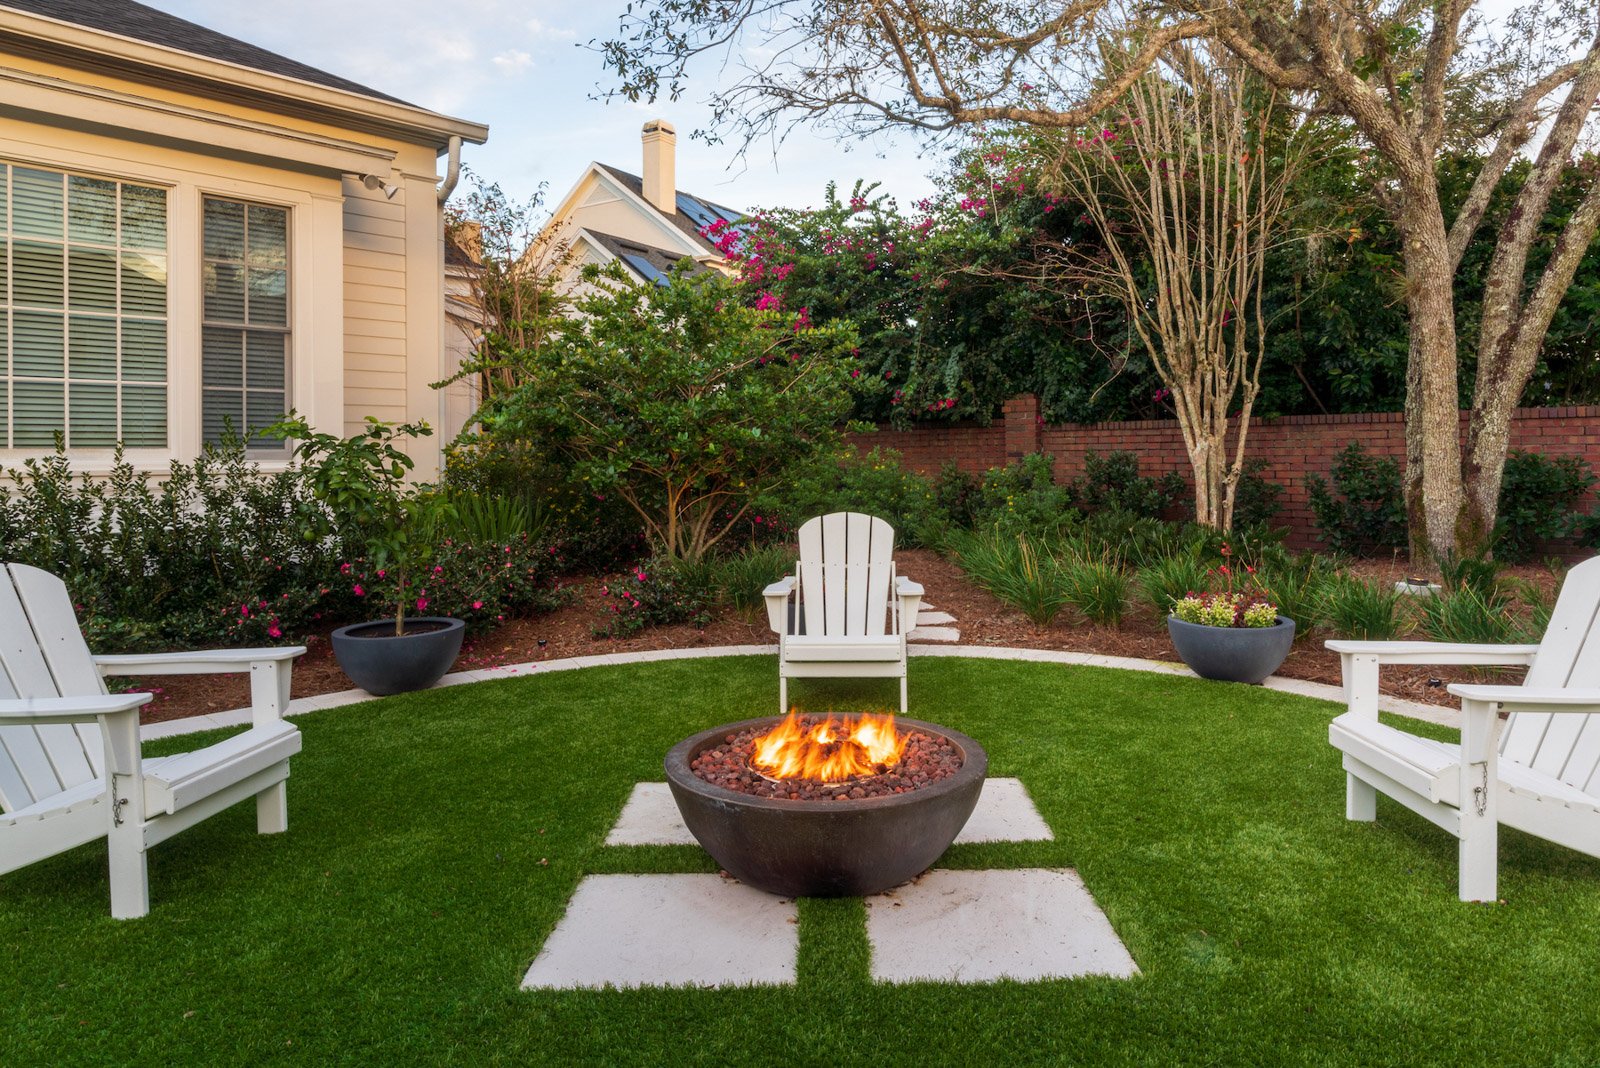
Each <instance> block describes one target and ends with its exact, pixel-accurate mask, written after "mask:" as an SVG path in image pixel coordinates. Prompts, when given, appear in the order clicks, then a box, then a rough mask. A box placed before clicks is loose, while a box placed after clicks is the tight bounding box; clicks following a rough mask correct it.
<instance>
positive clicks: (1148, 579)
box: [1139, 552, 1207, 619]
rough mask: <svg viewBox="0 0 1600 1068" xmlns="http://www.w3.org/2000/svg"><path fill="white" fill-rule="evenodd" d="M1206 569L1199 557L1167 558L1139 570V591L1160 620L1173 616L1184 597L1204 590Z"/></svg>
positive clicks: (1192, 554) (1179, 555) (1191, 554)
mask: <svg viewBox="0 0 1600 1068" xmlns="http://www.w3.org/2000/svg"><path fill="white" fill-rule="evenodd" d="M1206 577H1207V576H1206V565H1205V563H1204V561H1202V560H1201V558H1200V555H1199V553H1196V552H1179V553H1176V554H1174V555H1172V556H1164V557H1161V558H1160V559H1158V560H1154V561H1151V562H1150V563H1149V564H1147V565H1145V566H1144V567H1142V568H1140V569H1139V591H1140V593H1141V594H1142V595H1143V596H1144V599H1145V601H1146V602H1147V603H1148V604H1149V605H1150V607H1151V608H1152V609H1154V611H1155V614H1156V618H1157V619H1165V618H1167V616H1169V615H1171V614H1172V606H1173V605H1174V604H1176V603H1177V602H1178V601H1180V600H1182V599H1183V598H1184V596H1185V595H1187V594H1190V593H1196V592H1198V591H1200V590H1202V589H1204V588H1205V585H1206Z"/></svg>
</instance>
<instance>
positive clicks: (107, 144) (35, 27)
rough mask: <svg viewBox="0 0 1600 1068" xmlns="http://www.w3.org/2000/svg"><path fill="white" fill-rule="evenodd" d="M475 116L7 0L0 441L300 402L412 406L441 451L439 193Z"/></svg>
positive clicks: (410, 416)
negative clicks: (437, 110) (445, 112)
mask: <svg viewBox="0 0 1600 1068" xmlns="http://www.w3.org/2000/svg"><path fill="white" fill-rule="evenodd" d="M487 136H488V130H487V128H486V127H484V126H482V125H480V124H477V123H472V122H466V121H463V120H460V119H453V118H449V117H447V116H444V115H439V114H435V113H434V112H430V111H427V110H424V109H422V108H419V107H416V106H414V105H411V104H407V103H405V102H404V101H401V100H396V99H395V98H393V97H390V96H387V95H385V94H383V93H380V92H377V91H376V90H373V89H368V88H366V87H364V86H361V85H357V84H355V83H353V82H350V81H347V80H345V79H343V78H340V77H337V76H335V75H332V74H328V73H325V72H323V71H319V70H316V69H314V68H311V67H307V66H305V65H303V64H301V63H297V62H295V61H294V60H291V59H288V58H286V57H283V56H279V55H276V54H274V53H272V52H268V51H265V50H264V49H260V48H256V47H254V46H252V45H249V44H246V43H245V42H242V41H238V40H236V39H234V38H231V37H227V36H224V35H222V34H219V33H216V32H213V31H211V30H208V29H205V28H204V27H201V26H197V25H195V24H194V23H191V22H187V21H185V20H183V19H179V18H176V17H174V16H172V15H168V14H165V13H163V12H160V11H157V10H155V9H153V8H149V7H145V6H144V5H142V4H137V3H132V2H129V0H0V465H4V466H11V465H13V464H15V463H17V462H18V461H20V460H21V459H23V458H25V457H28V456H34V455H39V454H41V453H45V452H49V451H50V450H51V449H52V448H53V447H54V442H55V438H56V435H57V434H62V435H64V436H65V440H66V444H67V451H68V454H69V455H70V457H71V458H72V460H73V462H74V465H75V466H77V467H79V468H80V469H82V470H85V471H91V472H92V471H96V470H100V469H103V468H104V467H106V466H107V465H108V463H109V460H110V457H111V454H112V449H113V447H114V446H115V444H116V443H117V442H119V441H120V442H122V443H123V445H124V446H125V447H126V449H127V453H128V456H129V457H130V458H131V459H133V460H134V461H135V462H136V463H139V464H140V465H141V466H149V467H151V468H161V467H164V466H165V465H166V463H167V462H168V461H169V460H171V459H175V458H176V459H189V458H192V457H193V456H195V455H196V454H197V453H198V452H199V450H200V449H201V447H202V444H203V443H205V442H207V441H212V440H215V439H216V438H217V437H218V436H220V435H221V434H222V433H223V432H224V427H225V426H227V425H229V424H232V425H233V426H236V427H248V428H255V427H259V426H262V425H265V424H267V423H270V422H271V421H273V420H274V419H276V418H277V417H278V415H279V414H281V413H282V412H283V411H285V410H287V409H289V408H294V409H297V410H298V411H300V412H302V413H303V414H304V415H305V416H306V417H307V418H308V419H309V420H310V421H311V423H312V424H313V425H314V426H316V427H318V428H319V429H324V430H329V431H334V432H339V431H346V432H348V431H351V430H354V429H356V428H358V427H360V426H361V425H362V423H363V420H364V418H365V417H366V416H369V415H371V416H376V417H378V418H380V419H385V420H419V419H425V420H427V421H428V422H429V423H430V424H432V425H433V426H434V427H435V428H436V429H440V430H442V431H443V433H441V434H439V435H438V436H436V437H433V438H430V439H425V441H424V442H422V443H419V446H418V452H419V454H418V455H417V456H416V457H415V459H416V460H417V467H418V474H419V475H421V476H422V477H429V476H431V475H433V474H434V473H435V472H436V471H437V470H438V464H439V446H440V444H441V443H442V442H443V441H446V440H448V437H449V434H450V433H453V432H454V430H456V429H458V426H455V425H451V424H452V423H459V421H460V419H461V415H460V414H459V412H456V411H451V410H449V408H448V407H447V403H446V397H445V396H444V395H443V394H442V393H440V392H439V391H436V390H434V389H432V388H431V383H434V382H437V381H439V380H440V379H442V378H444V377H446V375H447V374H448V373H449V372H450V371H451V370H452V369H453V368H452V365H451V361H452V360H453V359H456V358H458V356H452V355H450V350H449V348H448V347H447V345H446V333H447V331H448V330H449V329H450V327H449V325H448V324H447V320H446V316H445V308H444V291H445V258H444V232H443V210H442V209H443V198H444V197H445V196H447V195H448V193H449V190H450V188H451V186H453V184H454V181H455V178H456V175H457V172H458V165H459V159H460V156H459V153H460V147H461V144H462V142H463V141H466V142H472V143H478V144H481V143H482V142H483V141H484V140H485V138H487ZM441 157H442V159H443V162H444V165H445V166H444V170H445V172H446V173H445V175H444V177H443V180H442V181H441V176H440V174H439V173H438V171H439V169H440V163H441ZM262 455H263V459H264V460H266V461H269V462H270V461H272V460H274V459H277V458H279V457H281V455H282V453H281V449H280V450H273V449H263V453H262Z"/></svg>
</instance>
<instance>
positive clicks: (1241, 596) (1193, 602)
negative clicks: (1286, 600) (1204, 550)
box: [1172, 544, 1278, 627]
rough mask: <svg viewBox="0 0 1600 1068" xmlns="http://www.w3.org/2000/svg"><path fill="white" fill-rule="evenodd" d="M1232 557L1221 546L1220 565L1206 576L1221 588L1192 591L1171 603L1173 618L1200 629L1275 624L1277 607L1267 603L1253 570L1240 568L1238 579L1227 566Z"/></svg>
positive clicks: (1248, 566)
mask: <svg viewBox="0 0 1600 1068" xmlns="http://www.w3.org/2000/svg"><path fill="white" fill-rule="evenodd" d="M1232 555H1233V551H1232V550H1231V549H1230V548H1229V547H1228V546H1227V545H1226V544H1224V545H1223V546H1222V556H1223V562H1222V563H1221V564H1219V565H1217V566H1216V567H1214V568H1212V569H1211V570H1210V571H1208V572H1207V576H1208V577H1210V578H1211V579H1212V581H1214V582H1219V583H1222V584H1224V588H1223V589H1221V590H1214V591H1210V592H1205V593H1196V592H1194V591H1192V590H1191V591H1190V592H1189V593H1188V594H1186V595H1185V596H1184V597H1183V598H1181V599H1179V600H1177V601H1175V602H1174V603H1173V606H1172V615H1173V617H1174V618H1176V619H1179V620H1181V621H1183V622H1184V623H1197V624H1199V625H1200V626H1203V627H1271V626H1275V625H1276V624H1277V622H1278V606H1277V605H1276V604H1274V603H1273V602H1272V601H1270V600H1268V598H1267V591H1266V589H1265V587H1263V586H1262V585H1261V583H1260V581H1259V580H1258V579H1257V578H1256V569H1255V568H1254V567H1252V566H1251V565H1249V564H1245V565H1243V567H1242V570H1243V577H1242V578H1241V577H1240V569H1238V568H1234V567H1231V566H1230V565H1229V564H1228V560H1229V559H1231V558H1232Z"/></svg>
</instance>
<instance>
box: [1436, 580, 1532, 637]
mask: <svg viewBox="0 0 1600 1068" xmlns="http://www.w3.org/2000/svg"><path fill="white" fill-rule="evenodd" d="M1510 607H1511V605H1510V598H1508V597H1507V596H1506V595H1505V594H1504V593H1503V592H1502V591H1500V590H1491V591H1488V592H1484V591H1482V590H1480V589H1479V588H1478V587H1476V586H1473V585H1462V586H1459V587H1457V588H1456V589H1453V590H1442V591H1440V592H1439V593H1437V594H1435V595H1434V596H1432V597H1419V598H1418V599H1417V612H1418V615H1419V617H1420V624H1421V627H1422V629H1423V631H1424V632H1425V633H1426V634H1427V635H1428V637H1430V638H1432V639H1433V640H1434V641H1440V642H1467V643H1486V644H1503V643H1505V642H1510V641H1513V640H1514V639H1515V638H1516V637H1517V635H1518V626H1517V621H1516V617H1515V616H1514V615H1513V614H1512V613H1511V612H1510Z"/></svg>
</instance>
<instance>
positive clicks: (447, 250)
mask: <svg viewBox="0 0 1600 1068" xmlns="http://www.w3.org/2000/svg"><path fill="white" fill-rule="evenodd" d="M444 265H445V266H446V267H466V268H475V267H482V266H483V261H482V260H480V259H478V257H477V256H474V255H473V254H472V253H471V252H470V251H469V250H468V249H467V247H466V246H465V245H463V244H462V243H461V242H460V241H458V240H457V239H456V235H455V232H454V230H453V229H452V228H451V227H448V226H447V227H445V231H444Z"/></svg>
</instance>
